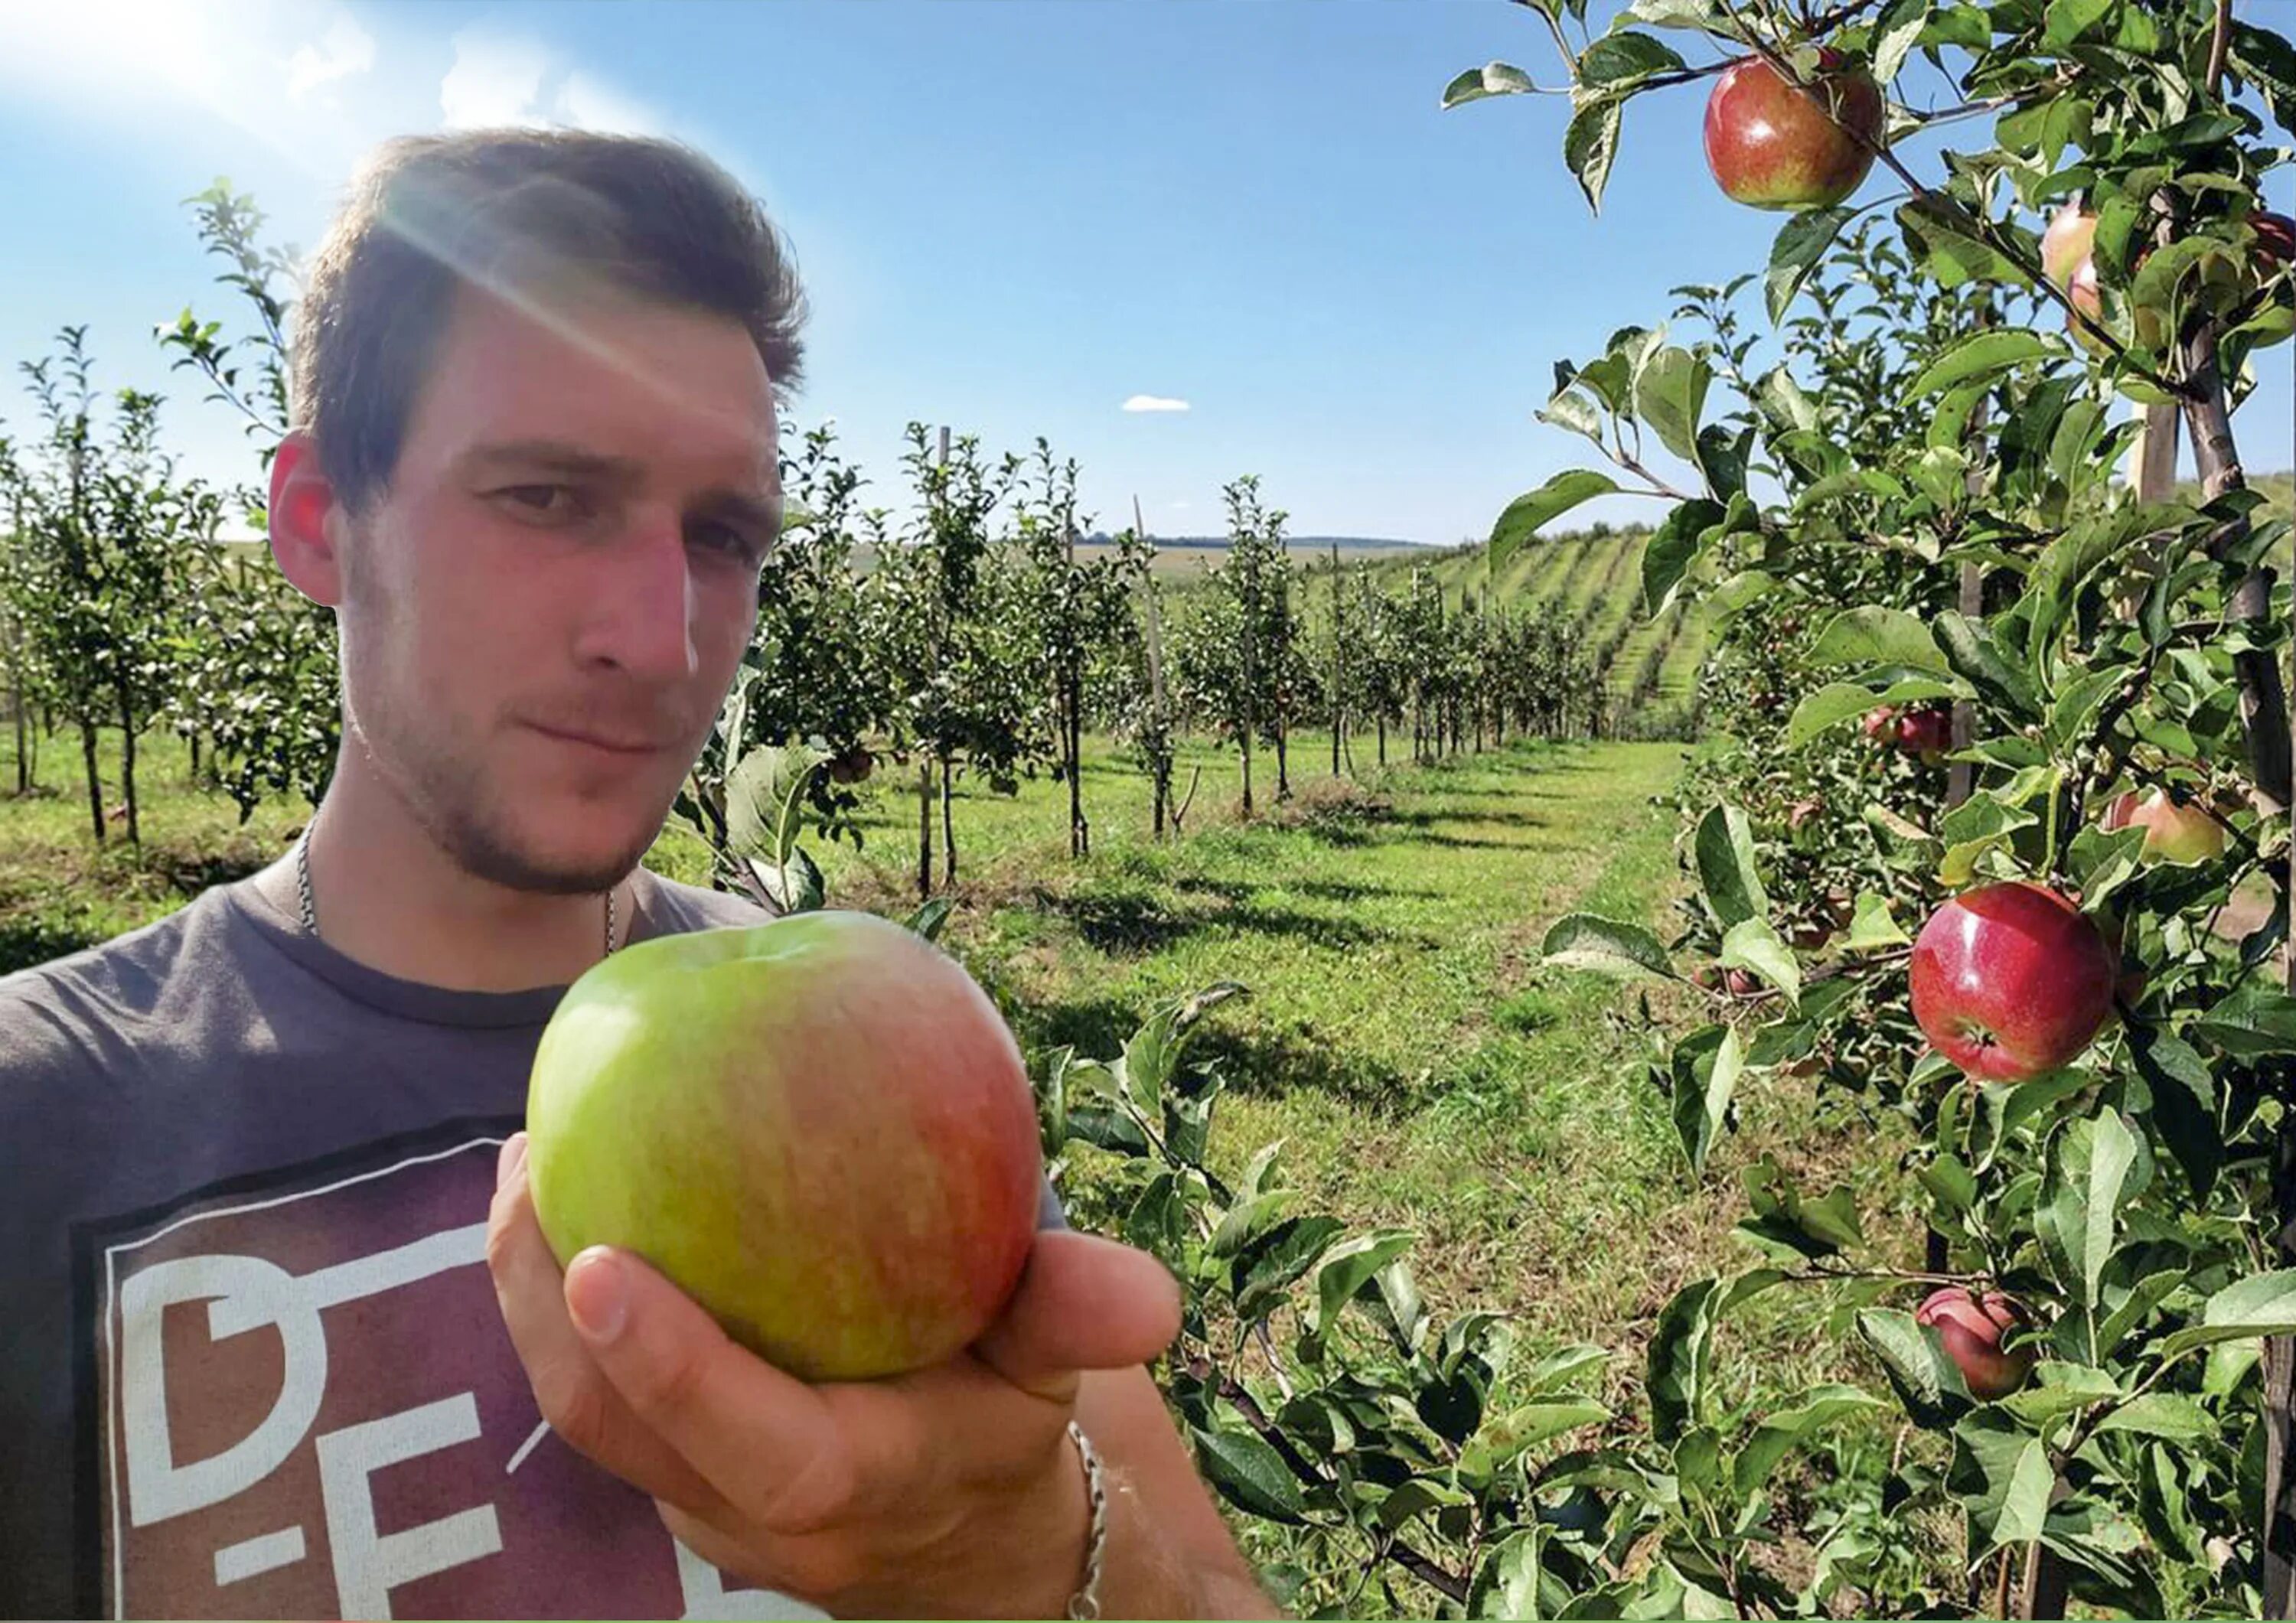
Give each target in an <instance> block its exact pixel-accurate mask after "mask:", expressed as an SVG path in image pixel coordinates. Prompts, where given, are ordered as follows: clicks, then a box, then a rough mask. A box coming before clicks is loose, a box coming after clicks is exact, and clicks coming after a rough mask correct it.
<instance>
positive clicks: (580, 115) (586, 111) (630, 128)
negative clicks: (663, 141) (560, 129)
mask: <svg viewBox="0 0 2296 1623" xmlns="http://www.w3.org/2000/svg"><path fill="white" fill-rule="evenodd" d="M558 121H559V122H560V123H562V124H571V125H573V126H575V127H578V128H580V129H595V130H610V131H611V132H613V133H614V134H616V135H660V134H661V133H662V120H661V119H660V117H658V116H657V115H656V114H655V113H654V111H652V109H651V108H647V107H644V106H641V105H640V104H639V103H638V102H635V101H633V100H631V99H630V98H629V97H628V96H626V95H624V94H622V93H621V92H620V91H619V90H616V89H615V88H614V87H613V86H611V85H608V84H605V83H604V82H603V81H602V80H600V79H599V78H596V77H595V76H594V75H592V74H588V73H585V72H583V71H582V70H580V69H579V68H577V69H575V70H574V71H572V72H571V73H569V74H568V75H567V76H566V82H565V83H564V84H562V85H561V86H559V87H558Z"/></svg>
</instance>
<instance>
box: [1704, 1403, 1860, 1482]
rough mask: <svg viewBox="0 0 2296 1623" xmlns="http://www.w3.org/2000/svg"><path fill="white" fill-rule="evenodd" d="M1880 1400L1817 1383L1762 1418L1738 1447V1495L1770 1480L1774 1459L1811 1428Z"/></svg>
mask: <svg viewBox="0 0 2296 1623" xmlns="http://www.w3.org/2000/svg"><path fill="white" fill-rule="evenodd" d="M1880 1407H1882V1400H1881V1399H1880V1398H1875V1397H1874V1396H1873V1395H1872V1394H1871V1393H1868V1392H1862V1391H1860V1390H1858V1389H1857V1388H1856V1387H1854V1386H1831V1385H1830V1386H1820V1387H1817V1388H1815V1389H1812V1390H1811V1391H1810V1393H1809V1394H1808V1397H1806V1398H1803V1399H1802V1401H1801V1402H1800V1403H1799V1404H1797V1405H1795V1406H1793V1407H1792V1408H1790V1409H1784V1410H1781V1411H1779V1412H1777V1413H1775V1414H1772V1415H1771V1416H1770V1417H1769V1418H1768V1419H1767V1420H1766V1421H1764V1422H1762V1424H1761V1428H1760V1429H1759V1430H1757V1431H1756V1432H1755V1433H1754V1435H1753V1438H1752V1439H1751V1441H1749V1442H1748V1443H1747V1444H1746V1446H1745V1447H1743V1448H1742V1449H1740V1450H1739V1451H1738V1458H1737V1462H1736V1463H1735V1464H1734V1466H1733V1468H1732V1478H1733V1480H1734V1482H1735V1483H1736V1485H1737V1489H1738V1496H1739V1497H1740V1498H1741V1499H1746V1498H1751V1497H1752V1496H1753V1495H1754V1494H1755V1493H1757V1492H1758V1491H1759V1489H1760V1488H1761V1487H1762V1485H1763V1484H1764V1483H1766V1482H1767V1481H1768V1480H1770V1473H1771V1472H1772V1471H1775V1470H1776V1469H1777V1468H1778V1462H1779V1461H1780V1460H1783V1459H1784V1458H1785V1456H1786V1454H1787V1453H1788V1451H1789V1450H1791V1449H1792V1447H1794V1446H1795V1445H1796V1444H1798V1443H1800V1441H1801V1440H1802V1439H1804V1438H1806V1437H1808V1435H1809V1434H1810V1433H1811V1432H1813V1431H1818V1430H1824V1429H1825V1427H1827V1426H1830V1425H1832V1424H1833V1422H1836V1421H1838V1420H1843V1419H1846V1418H1848V1417H1849V1416H1850V1415H1853V1414H1870V1413H1871V1412H1872V1411H1874V1410H1875V1409H1878V1408H1880Z"/></svg>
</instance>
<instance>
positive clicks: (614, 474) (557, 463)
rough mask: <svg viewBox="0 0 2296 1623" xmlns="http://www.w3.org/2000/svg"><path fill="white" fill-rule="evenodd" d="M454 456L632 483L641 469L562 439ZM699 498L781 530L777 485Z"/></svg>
mask: <svg viewBox="0 0 2296 1623" xmlns="http://www.w3.org/2000/svg"><path fill="white" fill-rule="evenodd" d="M456 461H457V462H458V463H460V464H461V465H462V466H463V468H464V469H466V470H471V471H483V470H486V469H489V468H499V467H520V468H545V469H549V470H551V471H555V472H560V473H575V474H582V475H585V476H586V477H589V478H592V479H602V480H608V481H610V482H611V483H616V484H635V482H636V481H637V480H639V479H640V478H642V477H643V476H644V467H643V465H642V464H640V463H637V462H635V461H633V460H631V459H630V458H628V457H622V456H604V455H600V454H599V453H597V452H595V451H589V450H585V449H584V448H583V447H580V446H578V445H570V444H568V443H567V442H566V441H564V440H562V439H511V440H502V441H498V442H496V443H495V444H492V445H481V446H474V447H471V449H470V450H468V451H465V452H464V453H463V455H461V456H460V457H458V458H456ZM701 500H702V504H703V505H705V506H708V507H709V508H712V509H714V510H715V511H717V512H720V513H722V514H724V515H725V516H726V517H727V518H731V519H735V520H739V521H742V522H744V523H749V524H753V525H756V526H758V527H759V528H761V529H763V530H764V531H765V532H766V535H767V538H768V539H770V538H771V537H774V536H775V535H778V534H779V533H780V531H781V527H782V509H783V503H782V496H781V492H780V491H779V490H778V489H777V490H775V492H774V493H773V494H772V495H770V496H759V495H757V494H755V493H753V492H751V491H748V490H740V489H734V488H718V489H714V490H710V491H708V492H706V493H705V494H704V495H703V496H702V498H701Z"/></svg>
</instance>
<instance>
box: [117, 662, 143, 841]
mask: <svg viewBox="0 0 2296 1623" xmlns="http://www.w3.org/2000/svg"><path fill="white" fill-rule="evenodd" d="M119 723H120V734H121V737H120V741H119V787H120V793H121V797H122V798H123V799H125V800H126V801H127V843H128V844H130V845H132V846H134V847H135V848H136V849H137V850H139V851H140V850H142V849H143V814H142V812H141V811H140V809H139V808H138V807H137V806H136V804H135V709H134V707H133V706H131V705H130V704H129V703H128V702H127V696H126V695H125V694H122V695H121V697H120V701H119Z"/></svg>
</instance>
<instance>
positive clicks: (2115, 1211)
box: [2034, 1107, 2142, 1310]
mask: <svg viewBox="0 0 2296 1623" xmlns="http://www.w3.org/2000/svg"><path fill="white" fill-rule="evenodd" d="M2136 1154H2137V1148H2136V1137H2135V1136H2134V1135H2132V1134H2131V1133H2130V1132H2129V1131H2128V1125H2127V1124H2126V1123H2125V1122H2123V1121H2122V1120H2121V1119H2120V1113H2119V1112H2118V1111H2113V1110H2112V1109H2111V1108H2110V1107H2107V1108H2105V1109H2103V1110H2102V1111H2099V1112H2098V1114H2097V1117H2096V1119H2095V1120H2094V1121H2076V1122H2073V1123H2071V1125H2070V1126H2069V1127H2066V1129H2065V1131H2064V1133H2063V1134H2062V1135H2061V1136H2060V1137H2059V1139H2058V1141H2057V1146H2056V1154H2055V1155H2054V1157H2053V1158H2052V1160H2051V1161H2050V1166H2049V1172H2048V1176H2047V1178H2046V1181H2045V1182H2044V1184H2043V1186H2042V1194H2041V1204H2040V1206H2039V1207H2038V1209H2036V1210H2035V1212H2034V1221H2035V1227H2036V1229H2037V1230H2038V1233H2039V1235H2040V1238H2041V1242H2042V1244H2043V1245H2044V1246H2045V1247H2046V1249H2047V1250H2048V1252H2049V1256H2050V1259H2051V1261H2052V1263H2053V1264H2054V1266H2055V1269H2056V1273H2057V1276H2058V1278H2059V1281H2060V1282H2061V1283H2063V1284H2065V1285H2067V1286H2072V1287H2078V1288H2079V1291H2080V1295H2079V1300H2080V1302H2081V1303H2082V1304H2083V1305H2084V1306H2085V1307H2089V1308H2090V1309H2092V1310H2094V1309H2095V1307H2096V1305H2097V1288H2098V1285H2099V1283H2100V1282H2101V1281H2102V1280H2103V1277H2104V1265H2105V1264H2106V1263H2107V1262H2108V1261H2109V1260H2111V1258H2112V1253H2113V1250H2114V1247H2115V1243H2116V1241H2117V1240H2118V1237H2119V1234H2120V1207H2121V1204H2122V1202H2123V1201H2125V1200H2127V1199H2128V1196H2130V1195H2131V1194H2134V1193H2136V1190H2134V1189H2132V1188H2130V1187H2129V1173H2130V1170H2131V1169H2132V1168H2134V1167H2136V1164H2137V1162H2136ZM2141 1186H2142V1185H2141V1184H2140V1185H2139V1187H2141Z"/></svg>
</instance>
